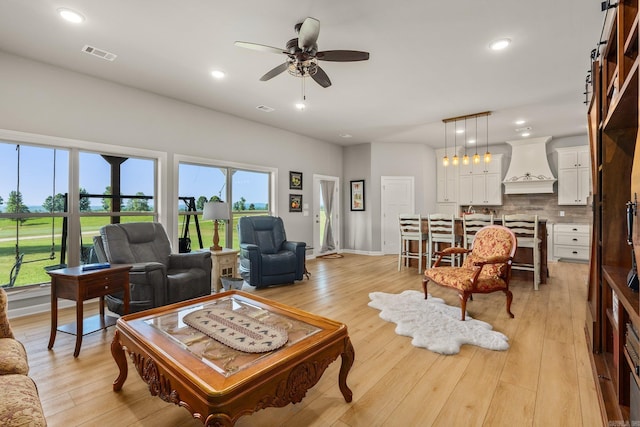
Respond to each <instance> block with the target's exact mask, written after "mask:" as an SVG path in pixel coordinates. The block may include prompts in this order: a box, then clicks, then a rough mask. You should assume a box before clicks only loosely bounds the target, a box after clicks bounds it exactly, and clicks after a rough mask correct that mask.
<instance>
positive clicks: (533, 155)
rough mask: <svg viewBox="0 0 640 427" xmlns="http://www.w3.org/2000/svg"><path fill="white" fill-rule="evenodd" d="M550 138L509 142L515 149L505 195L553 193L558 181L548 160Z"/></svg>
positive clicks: (505, 186)
mask: <svg viewBox="0 0 640 427" xmlns="http://www.w3.org/2000/svg"><path fill="white" fill-rule="evenodd" d="M549 141H551V137H550V136H545V137H542V138H531V139H526V140H519V141H507V144H509V145H511V147H512V148H513V150H512V152H511V163H510V164H509V170H508V171H507V174H506V175H505V178H504V181H502V183H503V184H504V194H532V193H553V183H554V182H556V179H555V178H554V176H553V173H551V168H549V162H548V160H547V148H546V145H547V142H549Z"/></svg>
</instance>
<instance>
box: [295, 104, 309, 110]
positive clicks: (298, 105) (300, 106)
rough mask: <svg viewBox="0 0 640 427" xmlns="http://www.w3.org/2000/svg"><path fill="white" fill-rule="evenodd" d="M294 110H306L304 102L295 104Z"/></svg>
mask: <svg viewBox="0 0 640 427" xmlns="http://www.w3.org/2000/svg"><path fill="white" fill-rule="evenodd" d="M296 108H297V109H298V110H300V111H302V110H304V109H305V108H307V106H306V105H304V102H297V103H296Z"/></svg>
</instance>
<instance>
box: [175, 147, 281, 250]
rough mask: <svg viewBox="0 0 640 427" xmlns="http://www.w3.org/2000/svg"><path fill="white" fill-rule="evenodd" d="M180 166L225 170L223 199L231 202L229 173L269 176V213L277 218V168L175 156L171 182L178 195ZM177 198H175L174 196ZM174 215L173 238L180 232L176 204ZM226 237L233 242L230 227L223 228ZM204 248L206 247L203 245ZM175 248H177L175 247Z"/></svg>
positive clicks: (231, 177) (230, 177)
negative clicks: (187, 165) (225, 181)
mask: <svg viewBox="0 0 640 427" xmlns="http://www.w3.org/2000/svg"><path fill="white" fill-rule="evenodd" d="M180 164H189V165H194V166H204V167H214V168H219V169H227V175H226V179H227V185H226V186H225V199H224V200H231V194H232V193H231V191H232V188H231V185H232V183H231V181H232V180H233V174H232V173H231V172H232V171H233V170H241V171H246V172H259V173H267V174H269V176H270V178H269V212H270V214H271V215H274V216H278V204H277V203H276V200H278V195H277V187H278V186H277V185H276V183H277V182H278V169H277V168H273V167H268V166H258V165H252V164H248V163H238V162H229V161H224V160H216V159H207V158H203V157H193V156H188V155H180V154H176V155H174V163H173V176H175V177H176V179H175V180H174V181H173V186H174V187H173V190H174V193H175V194H178V187H179V183H180V176H179V169H180ZM176 198H177V196H176ZM173 209H174V215H175V221H174V222H173V223H171V227H173V229H172V234H173V235H174V236H178V234H179V232H180V230H178V222H179V218H178V215H179V212H178V203H174V207H173ZM225 230H226V232H227V235H226V236H225V242H232V241H233V235H232V234H230V233H233V230H232V229H231V227H226V228H225ZM176 245H177V237H176ZM205 246H206V245H205ZM175 247H177V246H175Z"/></svg>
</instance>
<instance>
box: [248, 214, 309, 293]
mask: <svg viewBox="0 0 640 427" xmlns="http://www.w3.org/2000/svg"><path fill="white" fill-rule="evenodd" d="M238 238H239V242H240V275H241V276H242V278H243V279H244V280H245V281H246V282H247V283H249V284H250V285H251V286H255V287H257V288H261V287H266V286H269V285H276V284H283V283H293V282H294V281H296V280H302V277H303V275H304V273H305V251H306V243H304V242H290V241H287V235H286V233H285V231H284V223H283V222H282V219H281V218H279V217H274V216H246V217H241V218H240V219H239V220H238Z"/></svg>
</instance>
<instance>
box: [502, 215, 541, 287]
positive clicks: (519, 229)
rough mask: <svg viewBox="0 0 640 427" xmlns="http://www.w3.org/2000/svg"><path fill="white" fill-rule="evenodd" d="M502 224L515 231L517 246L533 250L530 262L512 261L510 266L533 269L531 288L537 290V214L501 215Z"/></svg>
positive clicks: (516, 268) (538, 273)
mask: <svg viewBox="0 0 640 427" xmlns="http://www.w3.org/2000/svg"><path fill="white" fill-rule="evenodd" d="M502 225H503V226H505V227H507V228H509V229H510V230H511V231H513V232H514V233H515V235H516V237H517V238H518V247H519V248H530V249H531V250H532V251H533V262H532V263H523V262H514V263H513V266H512V268H513V269H514V270H524V271H533V289H535V290H536V291H537V290H538V285H539V284H540V257H541V255H540V252H541V249H540V242H541V241H542V240H541V239H540V236H539V234H538V233H539V231H538V215H525V214H512V215H502Z"/></svg>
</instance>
